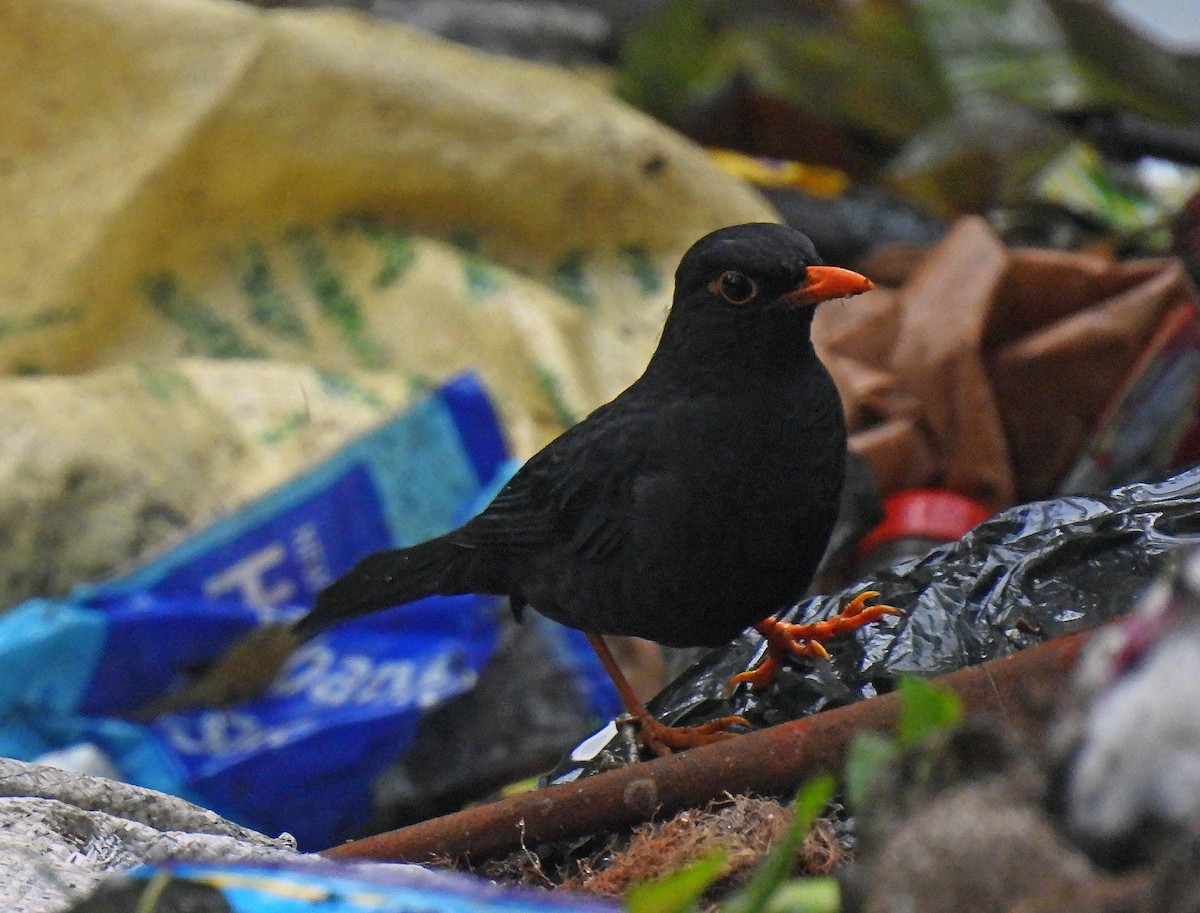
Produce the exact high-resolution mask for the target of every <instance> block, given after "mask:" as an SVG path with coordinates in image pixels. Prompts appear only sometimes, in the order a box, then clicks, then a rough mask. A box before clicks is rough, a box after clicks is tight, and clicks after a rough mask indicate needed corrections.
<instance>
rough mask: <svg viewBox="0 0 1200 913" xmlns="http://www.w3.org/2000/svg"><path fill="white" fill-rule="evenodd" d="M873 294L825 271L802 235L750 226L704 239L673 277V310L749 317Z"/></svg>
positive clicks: (844, 273) (862, 282)
mask: <svg viewBox="0 0 1200 913" xmlns="http://www.w3.org/2000/svg"><path fill="white" fill-rule="evenodd" d="M872 288H874V283H872V282H871V280H870V279H868V278H866V277H865V276H860V275H859V274H858V273H855V272H852V271H850V270H848V269H840V268H838V267H836V266H825V265H824V264H823V263H822V262H821V257H820V256H819V255H818V254H817V250H816V248H815V247H813V243H812V241H810V240H809V239H808V236H807V235H805V234H804V233H803V232H799V231H797V230H796V229H794V228H791V227H789V226H787V225H776V224H774V223H771V222H753V223H750V224H747V225H733V226H731V227H729V228H722V229H719V230H717V231H714V232H712V233H711V234H708V235H705V236H704V237H703V238H701V239H700V240H699V241H697V242H696V243H695V244H693V245H692V247H691V249H690V250H688V252H687V253H686V254H684V256H683V259H682V260H681V261H680V263H679V269H678V270H676V271H675V305H674V306H675V308H685V309H687V310H697V309H703V310H705V311H711V312H714V315H715V314H725V315H729V316H733V317H735V319H736V317H742V318H745V317H753V316H754V315H755V314H756V313H761V312H764V311H767V312H770V311H795V310H805V311H810V312H811V309H812V307H813V306H814V305H817V304H820V303H821V302H822V301H828V300H830V299H832V298H845V297H848V296H850V295H858V294H861V293H862V292H865V291H869V290H870V289H872Z"/></svg>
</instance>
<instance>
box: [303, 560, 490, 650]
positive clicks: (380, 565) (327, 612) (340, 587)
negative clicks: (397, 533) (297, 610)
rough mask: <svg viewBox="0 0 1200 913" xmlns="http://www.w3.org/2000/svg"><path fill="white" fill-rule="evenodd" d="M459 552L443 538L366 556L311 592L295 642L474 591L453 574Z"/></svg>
mask: <svg viewBox="0 0 1200 913" xmlns="http://www.w3.org/2000/svg"><path fill="white" fill-rule="evenodd" d="M461 551H462V550H461V549H458V548H456V547H455V546H453V545H451V544H449V543H448V542H446V540H445V538H444V537H442V538H438V539H430V540H429V541H428V542H422V543H420V544H419V545H414V546H412V547H411V548H398V549H393V550H391V551H386V552H377V553H375V554H374V555H369V556H368V557H366V558H364V559H363V560H362V561H360V562H358V564H356V565H354V567H353V568H351V569H350V571H349V572H347V573H346V574H343V575H342V576H341V577H339V578H338V579H337V580H335V581H334V582H333V583H331V584H329V586H327V587H325V589H323V590H321V592H320V593H318V594H317V600H316V604H315V605H314V606H313V608H312V611H310V612H309V613H308V614H307V615H305V616H304V617H302V618H301V619H300V620H299V621H297V622H296V623H295V625H294V626H293V628H292V630H293V632H294V633H295V634H296V636H297V637H298V638H299V639H300V640H306V639H307V638H309V637H312V636H313V635H314V634H316V633H317V632H318V631H321V630H322V629H324V628H327V627H329V626H331V625H335V624H338V623H339V622H343V621H348V620H349V619H351V618H358V617H359V616H361V615H368V614H370V613H371V612H377V611H379V610H380V609H389V608H391V607H392V606H399V605H404V604H405V603H406V602H412V601H413V600H415V599H421V598H423V597H425V596H433V595H435V594H437V595H442V596H453V595H457V594H460V593H470V592H474V588H473V587H472V586H470V585H469V584H467V583H466V582H465V581H462V580H460V579H459V578H460V577H461V576H462V575H461V574H459V573H457V572H458V570H459V568H458V565H459V564H460V563H461V561H460V560H456V559H460V558H461Z"/></svg>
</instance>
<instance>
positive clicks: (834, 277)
mask: <svg viewBox="0 0 1200 913" xmlns="http://www.w3.org/2000/svg"><path fill="white" fill-rule="evenodd" d="M873 288H875V283H874V282H872V281H871V280H870V279H868V278H867V277H866V276H861V275H859V274H858V273H856V272H854V271H853V270H848V269H842V268H841V267H838V266H810V267H809V268H808V269H807V270H805V280H804V284H803V285H802V286H800V287H799V288H797V289H793V290H792V291H790V292H788V293H787V294H784V295H781V296H780V298H782V300H784V301H786V302H787V303H788V304H790V305H791V306H792V307H807V306H810V305H814V304H819V303H820V302H822V301H828V300H829V299H831V298H849V297H850V296H851V295H861V294H862V293H863V292H869V291H870V290H871V289H873Z"/></svg>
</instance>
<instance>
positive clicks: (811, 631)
mask: <svg viewBox="0 0 1200 913" xmlns="http://www.w3.org/2000/svg"><path fill="white" fill-rule="evenodd" d="M878 595H879V593H877V592H876V591H874V590H867V591H866V592H863V593H859V594H858V595H857V596H855V597H854V598H853V599H851V600H850V602H849V603H847V604H846V607H845V608H844V609H842V610H841V611H840V612H838V613H837V614H836V615H834V616H833V617H832V618H829V619H826V620H825V621H816V622H812V623H810V624H793V623H792V622H788V621H780V620H779V619H777V618H773V617H769V618H764V619H763V620H762V621H760V622H759V623H758V624H756V625H755V626H754V627H755V629H756V630H757V631H758V632H759V633H760V634H762V636H763V638H764V639H765V640H766V642H767V655H766V657H765V658H764V659H763V661H762V662H761V663H760V664H759V665H758V666H757V667H755V668H754V669H750V670H748V671H746V672H740V673H738V674H737V675H735V676H733V677H732V678H731V679H730V680H729V684H728V685H726V687H725V693H726V696H728V695H730V694H732V693H733V692H734V690H735V689H736V688H737V687H738V685H741V684H743V683H747V684H749V685H750V687H751V688H752V689H753V690H755V691H760V690H762V689H763V688H765V687H767V685H769V684H770V683H771V682H772V680H773V679H774V678H775V673H776V672H777V671H778V670H779V664H780V660H781V659H782V658H783V657H785V656H789V655H790V656H806V657H808V658H809V659H829V651H828V650H826V649H825V647H824V646H822V645H821V641H823V640H828V639H829V638H831V637H837V636H838V635H839V634H846V633H847V632H849V631H855V630H857V629H859V628H861V627H863V626H864V625H868V624H871V622H874V621H879V620H880V619H881V618H884V617H885V616H887V615H903V614H904V612H903V611H902V610H900V609H897V608H896V607H895V606H890V605H883V604H880V605H867V601H868V600H870V599H874V598H875V597H876V596H878Z"/></svg>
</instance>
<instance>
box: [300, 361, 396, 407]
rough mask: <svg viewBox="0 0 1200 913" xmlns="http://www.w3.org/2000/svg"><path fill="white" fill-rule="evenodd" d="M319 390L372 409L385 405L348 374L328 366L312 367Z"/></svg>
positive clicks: (385, 404)
mask: <svg viewBox="0 0 1200 913" xmlns="http://www.w3.org/2000/svg"><path fill="white" fill-rule="evenodd" d="M313 370H314V372H315V373H316V375H317V380H318V381H320V383H321V390H322V391H323V392H324V393H326V394H328V395H329V396H334V397H337V398H338V399H344V400H349V401H351V402H356V403H361V404H362V405H364V406H369V407H370V408H372V409H376V410H379V409H383V408H385V407H386V406H387V403H385V402H384V401H383V400H382V399H381V398H380V397H379V396H377V395H375V394H374V393H373V392H371V391H370V390H368V389H367V388H366V387H364V386H362V385H361V384H359V383H358V382H357V381H355V380H354V378H352V377H350V375H348V374H345V373H343V372H341V371H334V370H332V369H329V368H314V369H313Z"/></svg>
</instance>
